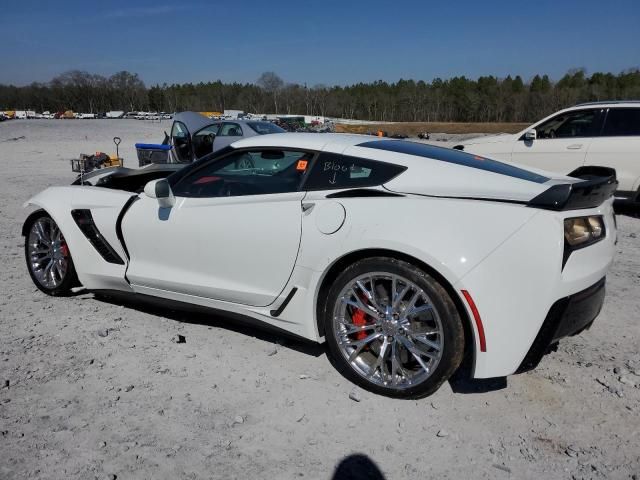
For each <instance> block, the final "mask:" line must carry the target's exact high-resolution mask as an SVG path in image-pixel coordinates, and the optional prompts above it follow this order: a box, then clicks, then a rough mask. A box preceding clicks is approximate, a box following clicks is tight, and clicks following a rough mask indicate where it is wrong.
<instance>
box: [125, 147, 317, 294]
mask: <svg viewBox="0 0 640 480" xmlns="http://www.w3.org/2000/svg"><path fill="white" fill-rule="evenodd" d="M306 158H310V155H309V154H307V153H305V152H289V151H273V150H269V151H252V152H246V151H245V152H243V151H240V152H234V153H232V154H230V155H228V156H227V157H223V158H222V159H217V160H212V161H210V162H209V163H206V164H203V165H202V166H200V167H199V168H198V169H197V170H194V171H193V172H191V173H190V174H188V175H186V176H185V177H184V178H182V179H180V180H179V181H177V183H176V184H175V185H172V191H173V193H174V195H175V198H176V202H175V205H174V206H173V207H170V208H160V207H159V206H158V202H157V200H155V199H152V198H149V197H147V196H146V195H145V194H144V193H143V194H141V195H140V200H138V201H136V202H135V203H133V204H132V206H131V207H130V209H129V211H128V212H127V214H126V215H125V217H124V220H123V222H122V232H123V237H124V241H125V244H126V245H127V249H128V251H129V256H130V262H129V266H128V269H127V278H128V279H129V281H130V282H131V284H132V287H133V288H134V290H135V291H138V292H141V293H143V292H144V293H152V292H153V291H156V292H157V291H158V290H159V291H167V292H173V293H177V294H181V295H184V296H185V300H186V301H189V300H188V297H187V296H198V297H205V298H209V299H214V300H221V301H226V302H233V303H238V304H243V305H251V306H267V305H269V304H271V303H272V302H273V301H275V299H276V298H278V296H279V295H280V293H281V292H282V291H283V289H284V288H285V286H286V284H287V282H288V280H289V277H290V275H291V272H292V271H293V268H294V266H295V261H296V257H297V254H298V248H299V246H300V238H301V228H302V205H301V202H302V199H303V197H304V192H301V191H300V190H299V186H300V183H301V177H302V175H303V174H304V171H303V170H299V169H298V168H297V166H298V164H299V162H298V161H299V160H300V159H306ZM300 164H301V163H300ZM301 165H302V164H301ZM303 165H305V166H306V163H304V164H303ZM150 289H153V290H150ZM152 294H153V293H152ZM155 294H157V295H160V296H162V294H161V293H159V292H158V293H155Z"/></svg>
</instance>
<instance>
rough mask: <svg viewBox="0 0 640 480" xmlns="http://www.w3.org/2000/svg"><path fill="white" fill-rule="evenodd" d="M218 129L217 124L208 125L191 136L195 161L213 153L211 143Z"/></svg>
mask: <svg viewBox="0 0 640 480" xmlns="http://www.w3.org/2000/svg"><path fill="white" fill-rule="evenodd" d="M219 129H220V125H219V124H216V125H209V126H208V127H204V128H203V129H202V130H198V131H197V132H196V133H194V134H193V154H194V155H195V157H196V159H198V158H201V157H204V156H205V155H206V154H208V153H211V152H213V141H214V138H215V136H216V135H217V134H218V130H219Z"/></svg>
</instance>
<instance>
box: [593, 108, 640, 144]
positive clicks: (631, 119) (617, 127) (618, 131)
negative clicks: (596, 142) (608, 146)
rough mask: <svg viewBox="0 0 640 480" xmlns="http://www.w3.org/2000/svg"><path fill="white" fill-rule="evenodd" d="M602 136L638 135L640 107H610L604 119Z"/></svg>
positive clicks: (639, 133)
mask: <svg viewBox="0 0 640 480" xmlns="http://www.w3.org/2000/svg"><path fill="white" fill-rule="evenodd" d="M602 135H603V136H607V137H624V136H630V135H640V108H612V109H611V110H609V113H608V114H607V119H606V120H605V124H604V130H603V132H602Z"/></svg>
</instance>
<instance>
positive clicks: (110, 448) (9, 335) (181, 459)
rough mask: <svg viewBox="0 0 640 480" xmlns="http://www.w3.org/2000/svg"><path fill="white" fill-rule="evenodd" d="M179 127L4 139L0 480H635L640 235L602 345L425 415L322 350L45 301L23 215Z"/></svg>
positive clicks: (471, 391)
mask: <svg viewBox="0 0 640 480" xmlns="http://www.w3.org/2000/svg"><path fill="white" fill-rule="evenodd" d="M168 126H169V125H168V123H167V122H165V123H164V124H161V125H158V124H149V123H143V122H141V121H135V120H131V121H123V120H121V121H117V120H103V121H102V120H94V121H90V120H84V121H80V120H77V121H62V120H60V121H57V120H51V121H35V120H34V121H13V122H4V123H2V124H0V172H1V175H0V195H1V197H0V198H1V201H0V252H1V255H2V257H1V258H2V269H1V270H0V290H1V292H2V295H1V297H0V387H1V389H0V478H1V479H25V478H31V479H93V478H99V479H103V478H105V479H106V478H110V479H114V478H118V479H151V478H153V479H164V478H166V479H199V478H205V479H206V478H216V479H217V478H225V479H226V478H243V479H244V478H271V479H280V478H283V479H289V478H311V479H330V478H341V479H344V478H383V477H382V476H380V475H383V476H384V478H387V479H400V478H416V479H427V478H451V479H454V478H455V479H458V478H488V479H501V478H505V479H506V478H531V479H534V478H535V479H555V478H595V479H600V478H613V479H628V478H633V479H637V478H638V476H640V389H639V388H640V348H639V346H638V345H639V344H638V339H639V338H640V269H639V266H640V244H639V240H638V236H640V220H637V219H633V218H630V217H619V219H618V224H619V228H620V241H619V244H618V256H617V258H616V261H615V264H614V266H613V270H612V271H611V273H610V275H609V277H608V286H607V287H608V295H607V300H606V303H605V306H604V310H603V312H602V314H601V315H600V317H599V318H598V320H597V321H596V323H595V325H594V326H593V328H592V329H591V330H590V331H588V332H586V333H584V334H583V335H581V336H578V337H573V338H570V339H568V340H565V341H563V342H562V343H561V345H560V348H559V350H558V351H557V352H555V353H552V354H550V355H548V356H547V357H545V359H544V360H543V362H542V364H541V366H540V367H539V368H538V370H536V371H534V372H531V373H527V374H524V375H518V376H512V377H509V378H508V380H507V384H506V386H504V385H501V384H500V382H458V383H454V384H453V385H451V384H445V385H444V386H443V387H442V388H441V389H440V391H438V392H437V393H436V394H435V395H433V396H432V397H430V398H427V399H424V400H420V401H398V400H390V399H386V398H383V397H378V396H375V395H373V394H370V393H367V392H363V391H359V390H357V391H356V392H355V393H356V395H357V396H359V399H360V401H359V402H356V401H354V400H352V399H350V398H349V394H350V393H351V392H352V390H353V386H352V385H351V384H350V383H349V382H348V381H346V380H345V379H344V378H342V377H341V376H340V375H339V374H338V373H336V371H335V370H334V369H333V368H332V366H331V365H330V364H329V361H328V360H327V357H326V355H325V353H324V349H323V347H321V346H316V345H313V344H306V343H300V342H297V341H293V340H291V339H287V338H281V337H278V336H274V335H273V334H269V333H265V332H263V331H259V330H256V329H254V328H249V327H246V326H241V325H239V324H238V323H236V322H234V321H231V320H229V319H225V318H222V317H220V318H219V317H212V316H205V315H194V314H188V313H180V312H171V311H163V310H161V309H158V308H154V307H153V306H144V305H137V304H128V305H125V306H122V305H118V304H116V303H110V302H107V301H104V300H100V299H97V298H94V296H93V295H92V294H87V293H85V294H81V295H78V296H76V297H72V298H50V297H47V296H45V295H43V294H42V293H40V292H39V291H38V290H37V289H36V288H35V287H34V286H33V285H32V283H31V281H30V279H29V276H28V274H27V272H26V269H25V265H24V259H23V239H22V237H21V236H20V228H21V225H22V222H23V220H24V218H25V216H26V211H25V210H24V209H23V208H22V203H23V202H24V201H25V200H27V199H28V198H29V197H30V196H31V195H32V194H35V193H37V192H38V191H40V190H42V189H43V188H45V187H47V186H49V185H58V184H67V183H70V182H71V181H72V180H73V178H74V177H73V174H72V173H71V171H70V167H69V162H68V159H69V158H70V157H71V156H74V155H77V154H78V153H80V152H92V151H95V150H106V151H111V137H112V136H113V135H119V136H121V137H122V139H123V144H122V146H123V148H122V150H121V151H122V153H123V154H124V156H125V158H126V160H129V161H130V162H131V163H130V164H136V163H137V162H136V161H135V153H134V149H133V143H135V142H136V141H147V142H150V141H159V140H161V139H162V130H163V129H168ZM21 136H24V138H21V139H18V140H9V139H11V138H17V137H21ZM177 334H180V335H183V336H184V337H185V339H186V343H174V342H172V338H174V337H175V336H176V335H177ZM501 387H503V388H501ZM354 454H360V456H359V457H354V456H352V455H354ZM369 462H372V463H369ZM377 469H378V470H379V473H380V475H378V473H377ZM354 472H355V473H354ZM350 474H353V475H355V476H349V475H350ZM358 475H360V476H358Z"/></svg>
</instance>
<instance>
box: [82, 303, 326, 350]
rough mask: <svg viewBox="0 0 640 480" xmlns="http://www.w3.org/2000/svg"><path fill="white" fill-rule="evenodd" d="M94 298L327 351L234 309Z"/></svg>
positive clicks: (290, 345) (290, 346)
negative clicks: (228, 310) (220, 309)
mask: <svg viewBox="0 0 640 480" xmlns="http://www.w3.org/2000/svg"><path fill="white" fill-rule="evenodd" d="M94 296H95V299H96V300H98V301H101V302H105V303H109V304H112V305H120V306H123V307H125V308H130V309H132V310H136V311H138V312H142V313H148V314H150V315H156V316H159V317H164V318H168V319H170V320H175V321H178V322H183V323H191V324H195V325H205V326H208V327H214V328H221V329H224V330H229V331H231V332H236V333H240V334H241V335H246V336H248V337H254V338H257V339H259V340H262V341H264V342H269V343H273V344H277V345H280V346H282V347H285V348H288V349H290V350H294V351H296V352H300V353H304V354H306V355H310V356H312V357H319V356H321V355H323V354H324V353H325V347H324V345H320V344H318V343H315V342H311V341H310V340H307V339H304V338H302V337H298V336H296V335H294V334H292V333H289V332H287V331H285V330H282V329H280V328H277V327H274V326H272V325H268V324H266V323H263V322H260V321H258V320H255V319H253V318H251V317H247V316H244V315H240V314H235V313H232V312H226V311H225V312H222V311H219V310H215V309H211V308H206V307H200V306H198V305H191V304H186V303H180V302H172V301H167V300H164V299H160V298H156V297H148V296H145V295H139V294H138V295H135V296H133V295H131V294H126V293H124V294H123V293H120V292H109V293H102V292H94Z"/></svg>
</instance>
